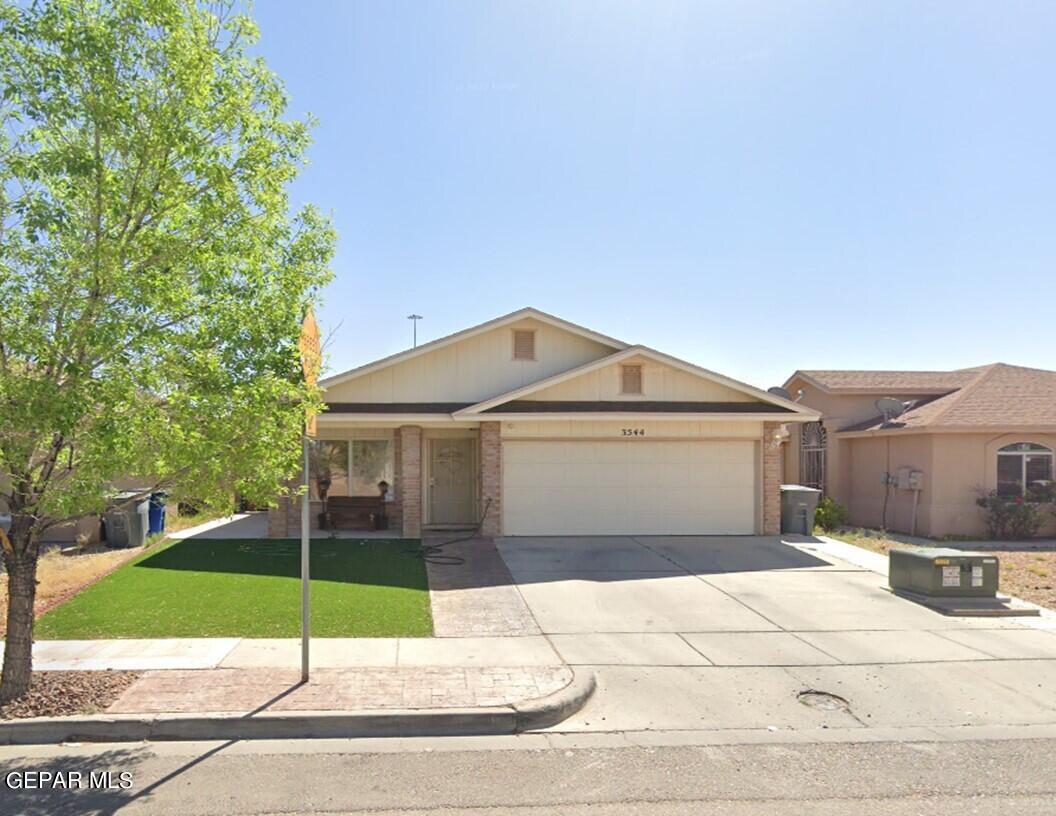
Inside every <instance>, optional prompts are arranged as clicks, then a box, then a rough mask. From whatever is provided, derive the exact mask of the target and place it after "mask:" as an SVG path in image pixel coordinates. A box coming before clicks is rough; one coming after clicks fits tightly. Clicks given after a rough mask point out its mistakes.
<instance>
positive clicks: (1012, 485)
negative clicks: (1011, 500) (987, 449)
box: [997, 442, 1053, 497]
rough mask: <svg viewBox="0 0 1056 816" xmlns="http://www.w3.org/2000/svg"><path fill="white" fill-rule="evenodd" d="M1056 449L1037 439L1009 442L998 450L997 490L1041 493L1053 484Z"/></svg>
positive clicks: (1005, 493) (1006, 493) (1001, 492)
mask: <svg viewBox="0 0 1056 816" xmlns="http://www.w3.org/2000/svg"><path fill="white" fill-rule="evenodd" d="M1052 460H1053V452H1052V450H1051V449H1050V448H1046V447H1045V446H1044V445H1039V444H1037V443H1035V442H1017V443H1016V444H1014V445H1005V447H1003V448H1001V450H999V451H998V452H997V494H998V495H999V496H1025V497H1029V496H1031V495H1038V494H1043V493H1045V492H1047V491H1048V490H1049V488H1050V486H1051V484H1052Z"/></svg>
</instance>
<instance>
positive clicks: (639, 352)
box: [454, 345, 820, 418]
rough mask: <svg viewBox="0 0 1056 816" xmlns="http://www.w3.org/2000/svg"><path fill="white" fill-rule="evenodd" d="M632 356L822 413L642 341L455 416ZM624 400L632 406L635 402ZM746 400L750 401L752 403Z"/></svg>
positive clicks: (773, 402) (799, 410) (803, 411)
mask: <svg viewBox="0 0 1056 816" xmlns="http://www.w3.org/2000/svg"><path fill="white" fill-rule="evenodd" d="M631 357H645V358H647V359H651V360H655V361H656V362H659V363H663V364H665V365H669V366H671V367H672V368H676V369H679V370H681V371H685V372H688V373H690V374H693V375H695V376H698V377H703V378H704V379H707V380H711V381H712V382H715V383H718V384H720V385H724V386H726V387H727V388H731V389H733V390H735V391H739V392H741V393H743V394H747V395H748V396H751V397H754V398H755V399H756V400H758V401H759V402H760V403H763V404H764V405H766V406H767V409H764V411H763V412H765V413H770V412H772V411H770V410H769V409H770V407H771V406H776V407H778V408H780V409H783V410H786V411H787V412H788V413H790V414H797V415H806V416H809V417H811V418H817V417H820V414H819V413H818V412H817V411H815V410H813V409H812V408H807V407H806V406H804V405H799V404H798V403H795V402H792V401H791V400H786V399H784V398H782V397H779V396H777V395H775V394H771V393H769V392H768V391H763V390H761V389H758V388H756V387H755V386H752V385H748V384H747V383H743V382H740V381H739V380H734V379H731V378H730V377H725V376H723V375H722V374H716V373H715V372H714V371H709V370H708V369H706V368H701V367H700V366H696V365H693V363H688V362H686V361H685V360H680V359H678V358H677V357H672V356H671V355H669V354H664V353H663V352H660V351H657V350H656V349H651V348H649V347H648V346H640V345H639V346H628V347H627V348H625V349H623V350H622V351H619V352H616V353H615V354H610V355H609V356H607V357H602V358H600V359H598V360H592V361H591V362H589V363H585V364H583V365H581V366H577V367H575V368H571V369H569V370H568V371H562V372H561V373H560V374H555V375H554V376H552V377H546V378H545V379H542V380H538V381H537V382H534V383H530V384H529V385H525V386H522V387H521V388H515V389H513V390H512V391H507V392H506V393H505V394H499V395H498V396H497V397H492V398H490V399H486V400H483V401H481V402H478V403H477V404H475V405H471V406H469V407H468V408H463V409H462V410H461V411H455V412H454V416H455V417H470V416H476V415H479V414H483V413H487V412H489V411H492V410H494V409H496V408H497V407H498V406H500V405H503V404H505V403H509V402H514V401H517V400H520V399H521V398H522V397H525V396H527V395H529V394H533V393H536V392H538V391H542V390H543V389H545V388H549V387H550V386H553V385H557V384H558V383H562V382H565V381H567V380H571V379H573V378H575V377H581V376H583V375H584V374H589V373H590V372H592V371H598V370H600V369H602V368H607V367H608V366H611V365H615V364H616V363H619V362H621V361H622V360H626V359H629V358H631ZM621 404H626V405H628V406H633V402H627V403H621ZM712 404H714V403H712ZM747 404H748V405H751V403H747ZM627 410H628V411H631V410H634V409H633V408H628V409H627ZM736 410H737V411H738V412H742V411H743V409H736ZM712 412H714V411H712ZM731 412H733V409H731Z"/></svg>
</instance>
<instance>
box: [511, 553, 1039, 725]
mask: <svg viewBox="0 0 1056 816" xmlns="http://www.w3.org/2000/svg"><path fill="white" fill-rule="evenodd" d="M823 549H824V548H823V547H820V546H818V542H817V541H816V540H814V539H810V538H799V539H798V541H797V540H795V539H789V540H786V541H783V540H781V539H779V538H764V537H754V538H753V537H704V536H702V537H693V536H680V537H649V536H635V537H630V536H626V537H579V538H577V537H562V538H510V539H504V540H501V541H500V542H499V551H500V552H501V554H502V557H503V559H504V560H505V561H506V563H507V565H508V567H509V570H510V573H511V574H512V576H513V579H514V581H515V582H516V583H517V585H518V587H519V589H520V592H521V594H522V596H523V598H524V600H525V602H526V603H527V605H528V607H529V609H530V610H531V612H532V614H533V615H534V617H535V619H536V621H537V622H538V624H539V627H540V628H541V630H542V631H543V633H544V634H545V635H546V636H548V637H549V638H550V641H551V642H552V643H553V645H554V647H555V648H556V649H557V651H558V652H559V653H560V654H561V655H562V657H563V658H564V659H565V660H566V661H567V662H568V663H569V664H571V665H573V666H585V667H590V668H591V669H593V671H595V673H596V674H597V677H598V693H597V694H596V696H595V698H594V700H592V701H591V703H590V704H588V706H587V707H586V708H585V709H584V710H583V711H582V712H580V714H578V715H576V716H575V717H573V718H572V719H571V720H569V721H566V722H565V723H562V724H561V725H560V726H559V727H558V728H559V730H570V731H624V730H635V731H638V730H653V729H664V730H668V729H676V730H677V729H685V730H695V729H745V730H752V729H763V730H767V729H768V730H770V731H773V730H775V729H778V730H783V729H798V730H818V729H833V728H853V729H873V731H874V733H875V731H876V729H921V728H923V729H929V728H930V729H934V728H949V727H962V726H985V727H998V726H1018V727H1022V726H1030V725H1051V724H1056V633H1054V632H1051V631H1039V630H1037V629H1032V628H1027V627H1024V626H1022V625H1020V624H1019V623H1017V622H1015V621H1014V620H1011V619H1008V618H989V619H978V618H951V617H946V616H943V615H941V614H938V613H936V612H932V611H930V610H928V609H925V608H923V607H921V606H918V605H916V604H913V603H911V602H909V601H905V600H902V599H900V598H897V597H895V596H894V595H892V594H891V593H889V592H888V591H887V590H886V589H885V586H886V579H885V577H884V576H883V575H880V574H878V573H876V572H872V571H870V570H866V569H864V568H861V567H858V566H855V565H854V564H852V563H849V562H848V561H844V560H840V559H839V558H835V557H833V556H832V555H830V554H825V553H824V552H822V550H823ZM808 690H814V691H820V692H825V693H826V694H821V695H818V694H808V695H806V696H802V697H801V693H802V692H806V691H808ZM829 695H835V696H829ZM864 734H865V732H864V731H863V738H865V737H864Z"/></svg>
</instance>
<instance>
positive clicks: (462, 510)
mask: <svg viewBox="0 0 1056 816" xmlns="http://www.w3.org/2000/svg"><path fill="white" fill-rule="evenodd" d="M321 386H322V387H323V388H324V397H325V401H326V403H327V410H326V412H325V413H323V414H322V415H321V416H320V417H319V418H318V432H317V441H316V443H315V464H314V465H313V477H314V478H315V479H317V477H318V474H319V473H322V474H323V475H324V477H325V480H326V482H327V483H328V487H329V496H331V497H332V496H360V495H362V496H369V495H373V496H376V495H377V485H378V483H379V482H382V481H384V482H386V483H387V484H388V485H389V486H390V487H389V490H388V493H387V495H386V497H385V506H386V516H387V518H388V519H389V522H390V529H392V530H393V531H394V532H396V533H400V534H402V535H404V536H407V537H417V536H419V535H420V534H421V532H422V531H423V530H428V529H445V528H447V529H450V528H459V527H469V526H472V525H475V524H477V523H479V522H480V521H481V519H483V523H482V526H481V530H482V533H483V534H484V535H490V536H496V535H508V536H531V535H561V534H578V535H603V534H636V533H637V534H648V533H656V534H708V533H715V534H720V533H721V534H749V535H750V534H760V533H763V534H773V533H777V532H778V528H779V524H780V511H779V483H780V481H781V463H780V440H781V438H782V437H783V434H784V433H786V432H787V431H785V428H786V427H787V426H789V425H795V424H797V423H801V422H811V421H815V420H817V419H818V417H819V415H818V414H817V413H816V412H815V411H813V410H812V409H810V408H807V407H805V406H803V405H797V404H795V403H793V402H791V401H789V400H785V399H782V398H781V397H778V396H775V395H773V394H770V393H767V392H765V391H761V390H759V389H757V388H754V387H752V386H750V385H746V384H744V383H741V382H737V381H735V380H732V379H730V378H729V377H724V376H722V375H720V374H716V373H714V372H712V371H708V370H706V369H704V368H700V367H698V366H696V365H693V364H691V363H687V362H685V361H683V360H678V359H676V358H674V357H671V356H669V355H666V354H663V353H661V352H658V351H654V350H653V349H650V348H647V347H645V346H640V345H630V344H628V343H625V342H623V341H622V340H617V339H615V338H612V337H607V336H605V335H602V334H599V333H598V332H595V331H591V330H590V329H587V328H583V327H582V326H577V325H575V324H573V323H570V322H568V321H565V320H562V319H560V318H557V317H554V316H552V315H548V314H545V313H543V312H540V311H538V310H536V309H522V310H520V311H517V312H514V313H512V314H508V315H506V316H504V317H500V318H498V319H496V320H492V321H490V322H487V323H483V324H481V325H479V326H474V327H472V328H469V329H466V330H465V331H461V332H458V333H457V334H453V335H451V336H449V337H444V338H442V339H440V340H436V341H433V342H431V343H427V344H425V345H422V346H419V347H417V348H415V349H411V350H409V351H405V352H403V353H401V354H397V355H394V356H392V357H388V358H386V359H383V360H379V361H377V362H374V363H370V364H369V365H365V366H362V367H360V368H356V369H353V370H352V371H347V372H345V373H343V374H338V375H335V376H332V377H329V378H327V379H325V380H323V381H322V382H321ZM312 499H313V505H314V506H313V512H312V514H311V515H312V518H313V521H314V520H315V518H316V515H317V511H318V510H319V509H320V508H321V503H320V502H319V501H318V499H319V493H318V489H317V486H316V485H315V484H314V480H313V484H312ZM295 504H296V500H293V501H291V500H285V501H283V502H281V503H280V505H279V506H278V507H277V508H275V509H273V510H272V511H270V515H269V533H270V535H272V536H274V537H284V536H287V535H292V534H294V533H295V530H296V525H297V523H298V513H297V511H296V507H295Z"/></svg>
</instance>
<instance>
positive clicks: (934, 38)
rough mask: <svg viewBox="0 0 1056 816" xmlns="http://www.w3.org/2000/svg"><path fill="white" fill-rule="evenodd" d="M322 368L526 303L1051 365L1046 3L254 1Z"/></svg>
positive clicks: (862, 360) (612, 319)
mask: <svg viewBox="0 0 1056 816" xmlns="http://www.w3.org/2000/svg"><path fill="white" fill-rule="evenodd" d="M254 16H255V17H256V18H257V20H258V22H259V24H260V27H261V34H262V38H261V43H260V45H259V49H258V50H259V51H260V53H262V54H263V55H264V56H265V58H266V59H267V60H268V62H269V64H270V65H271V67H272V68H273V69H274V70H276V71H277V72H278V73H279V74H281V75H282V76H283V78H284V79H285V81H286V84H287V88H288V91H289V94H290V97H291V113H292V114H296V115H301V114H303V113H306V112H311V113H312V114H314V115H315V116H316V117H317V118H318V120H319V125H318V128H317V130H316V131H315V140H316V141H315V145H314V146H313V148H312V151H311V165H310V166H309V167H308V168H307V169H306V170H305V171H304V174H303V176H302V177H301V178H300V179H299V180H298V182H297V184H296V186H295V189H294V198H295V200H296V201H297V202H303V201H312V202H314V203H316V204H318V205H319V206H320V207H322V208H323V209H324V210H325V211H328V212H330V213H332V215H333V218H334V221H335V224H336V226H337V229H338V233H339V244H338V251H337V256H336V258H335V260H334V267H333V268H334V273H335V275H336V278H335V280H334V282H333V283H332V284H331V285H330V287H329V288H328V290H327V292H326V304H325V307H324V308H323V310H322V313H321V315H320V322H321V323H322V324H323V327H324V333H326V332H332V333H333V334H332V337H331V340H330V344H329V346H328V352H329V367H330V369H331V370H344V369H347V368H350V367H352V366H354V365H358V364H361V363H364V362H368V361H370V360H372V359H375V358H377V357H381V356H384V355H386V354H391V353H393V352H396V351H399V350H401V349H403V348H406V347H409V346H410V343H411V325H410V322H409V321H408V320H406V319H405V318H406V315H408V314H410V313H411V311H415V312H418V313H419V314H422V315H424V317H425V319H424V320H422V321H421V322H420V323H419V339H420V340H421V339H425V340H428V339H431V338H435V337H438V336H441V335H444V334H449V333H451V332H453V331H457V330H458V329H461V328H465V327H467V326H470V325H473V324H475V323H478V322H481V321H484V320H487V319H490V318H492V317H495V316H498V315H500V314H504V313H506V312H509V311H513V310H514V309H517V308H520V307H521V306H526V305H532V306H536V307H538V308H541V309H543V310H545V311H549V312H552V313H555V314H557V315H559V316H561V317H564V318H567V319H569V320H572V321H574V322H577V323H581V324H584V325H586V326H589V327H590V328H593V329H595V330H597V331H600V332H603V333H606V334H609V335H613V336H616V337H619V338H621V339H623V340H626V341H628V342H640V343H644V344H646V345H649V346H653V347H655V348H658V349H660V350H662V351H665V352H667V353H670V354H674V355H676V356H679V357H683V358H685V359H687V360H690V361H692V362H694V363H697V364H698V365H703V366H705V367H707V368H711V369H714V370H717V371H720V372H722V373H724V374H727V375H729V376H733V377H737V378H739V379H743V380H746V381H748V382H751V383H753V384H756V385H760V386H769V385H772V384H774V383H777V382H780V381H782V380H784V379H785V377H786V376H787V375H788V374H790V373H791V372H792V371H793V370H794V369H796V368H951V367H961V366H971V365H979V364H982V363H988V362H994V361H996V360H1001V361H1004V362H1009V363H1015V364H1021V365H1033V366H1039V367H1045V368H1056V353H1054V351H1053V350H1054V349H1056V337H1054V335H1056V332H1054V329H1053V319H1052V308H1053V296H1054V295H1056V283H1054V282H1053V272H1054V269H1056V217H1054V216H1056V204H1054V200H1053V196H1054V195H1056V169H1054V167H1056V166H1054V161H1056V105H1054V103H1053V80H1054V79H1056V48H1053V46H1052V43H1053V42H1056V4H1054V3H1052V2H1037V3H1030V2H1009V3H992V2H990V3H973V2H964V0H958V1H957V2H937V3H930V4H921V3H916V2H883V3H881V2H873V3H859V2H843V3H837V2H809V3H802V2H792V1H791V0H782V2H777V1H776V0H775V2H771V3H752V2H736V3H735V2H728V3H706V2H664V1H663V0H661V1H660V2H657V1H656V0H650V2H635V3H629V2H614V1H613V0H606V2H597V3H590V2H579V1H578V0H577V2H571V0H569V1H568V2H532V3H515V2H502V1H495V2H468V1H467V2H453V1H452V2H431V3H425V2H407V3H398V2H384V3H382V2H373V1H371V2H354V1H353V0H334V2H324V1H323V0H300V2H296V3H294V2H288V0H257V3H256V4H255V6H254Z"/></svg>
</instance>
